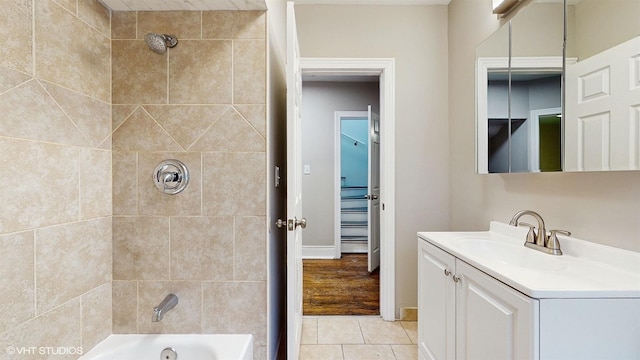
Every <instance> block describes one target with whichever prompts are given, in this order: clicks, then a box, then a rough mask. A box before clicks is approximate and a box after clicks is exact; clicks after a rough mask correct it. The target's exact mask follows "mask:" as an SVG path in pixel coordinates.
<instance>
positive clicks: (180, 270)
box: [171, 217, 234, 281]
mask: <svg viewBox="0 0 640 360" xmlns="http://www.w3.org/2000/svg"><path fill="white" fill-rule="evenodd" d="M233 248H234V243H233V218H232V217H174V218H171V279H172V280H212V281H224V280H228V281H230V280H233V262H234V261H233V260H234V259H233Z"/></svg>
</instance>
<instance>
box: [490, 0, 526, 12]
mask: <svg viewBox="0 0 640 360" xmlns="http://www.w3.org/2000/svg"><path fill="white" fill-rule="evenodd" d="M520 1H521V0H493V13H494V14H498V15H505V14H507V13H508V12H509V11H511V10H513V8H514V7H515V6H516V5H518V4H519V3H520Z"/></svg>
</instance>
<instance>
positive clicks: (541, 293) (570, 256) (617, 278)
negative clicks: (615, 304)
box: [418, 221, 640, 299]
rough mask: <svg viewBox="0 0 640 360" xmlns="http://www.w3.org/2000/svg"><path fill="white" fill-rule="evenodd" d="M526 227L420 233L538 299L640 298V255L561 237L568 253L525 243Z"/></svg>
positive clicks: (493, 226)
mask: <svg viewBox="0 0 640 360" xmlns="http://www.w3.org/2000/svg"><path fill="white" fill-rule="evenodd" d="M527 231H528V229H527V228H524V227H514V226H510V225H507V224H504V223H500V222H495V221H494V222H491V223H490V228H489V231H478V232H419V233H418V236H419V237H420V238H421V239H422V240H424V241H427V242H429V243H431V244H432V245H435V246H437V247H439V248H441V249H443V250H444V251H446V252H448V253H450V254H452V255H454V256H456V257H457V258H459V259H461V260H463V261H465V262H467V263H468V264H470V265H472V266H474V267H476V268H478V269H480V270H482V271H484V272H485V273H487V274H489V275H491V276H493V277H494V278H496V279H498V280H499V281H501V282H503V283H505V284H507V285H509V286H511V287H513V288H514V289H516V290H518V291H520V292H522V293H524V294H525V295H528V296H530V297H533V298H538V299H542V298H578V297H579V298H632V297H633V298H637V297H640V253H637V252H633V251H628V250H623V249H618V248H614V247H610V246H604V245H600V244H596V243H593V242H589V241H585V240H580V239H576V238H572V237H567V236H558V239H559V241H560V243H561V245H562V251H563V255H560V256H556V255H549V254H546V253H543V252H540V251H536V250H534V249H530V248H527V247H525V246H524V242H525V239H526V235H527Z"/></svg>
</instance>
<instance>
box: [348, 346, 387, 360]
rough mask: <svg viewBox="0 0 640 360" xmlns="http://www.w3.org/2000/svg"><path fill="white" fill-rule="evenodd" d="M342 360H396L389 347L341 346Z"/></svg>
mask: <svg viewBox="0 0 640 360" xmlns="http://www.w3.org/2000/svg"><path fill="white" fill-rule="evenodd" d="M342 351H343V353H344V360H372V359H376V360H396V357H395V355H394V354H393V350H391V346H390V345H343V346H342Z"/></svg>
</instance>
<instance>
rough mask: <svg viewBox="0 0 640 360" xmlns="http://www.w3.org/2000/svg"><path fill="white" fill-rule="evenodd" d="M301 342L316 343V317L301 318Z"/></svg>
mask: <svg viewBox="0 0 640 360" xmlns="http://www.w3.org/2000/svg"><path fill="white" fill-rule="evenodd" d="M300 342H301V343H302V344H317V343H318V319H314V318H310V319H309V318H303V319H302V339H301V340H300Z"/></svg>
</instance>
